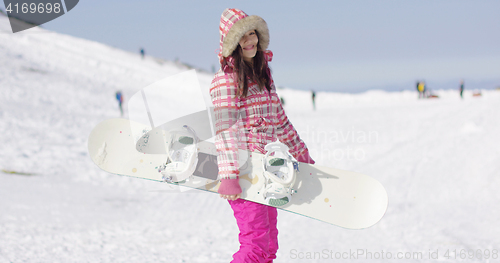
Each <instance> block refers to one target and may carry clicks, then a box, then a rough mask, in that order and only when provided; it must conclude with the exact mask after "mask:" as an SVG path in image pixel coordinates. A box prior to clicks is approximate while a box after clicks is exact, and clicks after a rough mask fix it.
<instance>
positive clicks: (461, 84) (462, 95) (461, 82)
mask: <svg viewBox="0 0 500 263" xmlns="http://www.w3.org/2000/svg"><path fill="white" fill-rule="evenodd" d="M460 98H462V99H463V98H464V80H463V79H462V80H460Z"/></svg>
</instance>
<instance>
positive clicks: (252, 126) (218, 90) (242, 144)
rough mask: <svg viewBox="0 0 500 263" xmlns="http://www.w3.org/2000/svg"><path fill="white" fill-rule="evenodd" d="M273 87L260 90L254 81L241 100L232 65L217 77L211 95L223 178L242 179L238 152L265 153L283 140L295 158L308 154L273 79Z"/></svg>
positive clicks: (218, 73) (269, 56) (220, 175)
mask: <svg viewBox="0 0 500 263" xmlns="http://www.w3.org/2000/svg"><path fill="white" fill-rule="evenodd" d="M265 55H266V59H267V61H271V60H272V56H273V54H272V52H271V51H266V53H265ZM271 87H272V90H271V92H268V91H267V90H266V89H264V90H263V91H260V90H259V87H258V85H257V84H256V83H253V82H250V83H249V87H248V96H247V97H245V98H240V97H239V96H238V94H237V91H238V87H237V82H236V81H235V79H234V78H233V73H232V68H231V67H229V65H226V66H225V67H223V69H221V70H219V72H217V73H216V74H215V76H214V78H213V80H212V84H211V88H210V96H211V99H212V103H213V105H214V110H215V130H216V140H215V146H216V148H217V152H218V165H219V177H220V178H221V179H236V178H238V174H239V171H238V167H239V163H238V157H239V156H238V149H242V150H249V151H256V150H257V151H259V152H261V153H265V150H264V146H265V145H266V144H267V143H270V142H274V141H276V140H277V139H279V140H280V141H281V142H282V143H284V144H286V145H287V146H288V147H289V148H290V153H291V154H292V155H293V156H294V157H295V158H297V157H298V156H300V155H303V154H305V153H306V152H307V151H308V150H307V147H306V146H305V144H304V142H303V141H302V140H301V139H300V137H299V135H298V133H297V131H296V130H295V128H294V127H293V125H292V123H291V122H290V121H289V120H288V118H287V116H286V114H285V111H284V110H283V106H282V105H281V101H280V99H279V97H278V94H277V93H276V88H275V85H274V81H273V80H272V79H271Z"/></svg>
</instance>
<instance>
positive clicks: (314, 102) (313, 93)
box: [311, 90, 316, 110]
mask: <svg viewBox="0 0 500 263" xmlns="http://www.w3.org/2000/svg"><path fill="white" fill-rule="evenodd" d="M311 92H312V94H311V97H312V102H313V110H316V92H314V90H312V91H311Z"/></svg>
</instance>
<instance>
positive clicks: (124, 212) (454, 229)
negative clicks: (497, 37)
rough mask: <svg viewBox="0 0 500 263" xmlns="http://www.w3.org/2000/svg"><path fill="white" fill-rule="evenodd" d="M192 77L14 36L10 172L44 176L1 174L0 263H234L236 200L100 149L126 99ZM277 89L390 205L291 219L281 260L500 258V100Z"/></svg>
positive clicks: (7, 71)
mask: <svg viewBox="0 0 500 263" xmlns="http://www.w3.org/2000/svg"><path fill="white" fill-rule="evenodd" d="M0 19H6V18H5V17H4V16H0ZM1 22H2V23H0V25H8V23H7V22H6V21H1ZM8 30H9V29H8V28H7V29H5V28H4V29H2V30H0V32H2V31H3V32H7V31H8ZM275 59H279V57H275ZM271 66H272V65H271ZM186 70H187V68H186V67H183V66H181V65H178V64H176V63H173V62H168V61H161V60H158V59H155V58H152V57H146V59H144V60H143V59H141V57H140V56H139V54H134V53H130V52H125V51H122V50H119V49H116V48H113V47H109V46H106V45H103V44H100V43H96V42H92V41H88V40H84V39H78V38H74V37H71V36H67V35H61V34H57V33H54V32H49V31H46V30H44V29H41V28H34V29H30V30H28V31H25V32H21V33H16V34H8V33H2V34H0V134H2V136H1V137H0V145H1V147H0V169H3V170H5V171H16V172H18V173H29V174H32V175H22V174H12V173H7V172H0V263H4V262H229V261H230V260H231V255H232V254H233V253H234V252H236V251H237V249H238V247H239V243H238V229H237V226H236V222H235V220H234V217H233V216H232V210H231V209H230V207H229V205H228V204H227V202H226V201H225V200H222V199H220V198H219V197H218V195H216V194H211V193H206V192H201V191H188V192H182V193H175V192H172V191H169V190H168V189H167V185H166V184H161V183H158V182H151V181H147V180H141V179H134V178H128V177H122V176H118V175H113V174H108V173H106V172H104V171H102V170H100V169H99V168H98V167H97V166H96V165H94V164H93V163H92V161H91V160H90V158H89V156H88V153H87V138H88V135H89V133H90V131H91V130H92V128H93V127H94V126H95V125H96V124H98V123H99V122H101V121H103V120H106V119H109V118H115V117H119V116H120V113H119V110H118V105H117V101H116V99H115V97H114V96H115V92H116V91H117V90H122V91H123V93H124V97H125V101H126V100H127V98H130V97H131V96H132V95H133V94H134V93H136V92H137V91H139V90H140V89H141V88H143V87H145V86H147V85H149V84H151V83H153V82H155V81H158V80H161V79H162V78H164V77H167V76H171V75H173V74H176V73H180V72H184V71H186ZM332 74H335V72H332ZM304 77H307V76H304ZM198 78H199V81H200V84H201V85H202V86H203V87H206V88H207V89H208V86H209V84H210V80H211V78H212V76H211V75H210V74H206V73H203V72H198ZM276 82H277V84H279V80H276ZM311 88H313V87H311ZM278 93H279V94H280V95H281V96H282V97H283V98H284V99H285V103H286V104H285V110H286V112H287V115H288V116H289V118H290V120H291V121H292V123H293V124H294V125H295V127H296V129H297V130H298V131H299V133H300V134H301V136H302V138H303V139H304V140H305V142H306V144H307V145H308V147H309V149H310V151H311V155H312V157H313V158H314V159H315V160H316V162H317V164H319V165H323V166H331V167H335V168H339V169H345V170H352V171H356V172H361V173H365V174H367V175H370V176H372V177H374V178H376V179H377V180H379V181H380V182H382V184H383V185H384V186H385V187H386V189H387V192H388V195H389V207H388V210H387V213H386V215H385V216H384V218H383V219H382V220H381V221H380V222H379V223H378V224H376V225H375V226H373V227H371V228H368V229H363V230H347V229H343V228H340V227H337V226H333V225H328V224H326V223H322V222H319V221H315V220H311V219H309V218H306V217H302V216H299V215H295V214H292V213H288V212H284V211H280V212H279V225H278V228H279V230H280V234H279V240H280V249H279V251H278V258H277V259H276V260H275V262H387V261H396V262H397V261H402V262H457V261H477V262H498V261H499V259H498V257H499V255H498V250H500V224H499V222H500V209H499V203H500V191H499V186H500V178H499V175H500V172H499V170H500V162H499V159H500V137H499V135H500V92H499V91H483V92H482V95H483V96H481V97H473V96H472V92H470V91H466V92H465V95H464V98H463V99H460V97H459V95H458V91H450V90H449V91H435V93H436V94H438V95H439V96H440V98H439V99H428V100H423V99H421V100H419V99H418V98H417V97H418V95H417V94H416V92H411V91H404V92H384V91H369V92H365V93H361V94H345V93H328V92H319V93H318V94H317V109H316V110H315V111H314V110H313V109H312V103H311V96H310V92H308V91H298V90H292V89H280V90H278ZM182 99H186V98H179V100H182ZM182 110H185V109H183V108H182V107H179V106H177V107H175V108H172V111H182ZM125 117H126V116H125ZM472 251H473V253H474V254H473V255H472V256H471V252H472ZM495 251H496V252H495ZM435 252H437V254H435ZM446 252H448V253H446ZM361 253H363V254H361ZM495 253H496V254H495ZM487 255H489V258H485V256H486V257H487ZM389 256H390V257H391V259H390V260H388V258H389ZM446 256H448V257H446ZM480 256H481V260H479V257H480ZM401 257H402V259H400V258H401ZM471 257H472V258H471ZM495 257H496V258H495Z"/></svg>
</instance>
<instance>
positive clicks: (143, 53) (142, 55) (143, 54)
mask: <svg viewBox="0 0 500 263" xmlns="http://www.w3.org/2000/svg"><path fill="white" fill-rule="evenodd" d="M145 55H146V54H145V52H144V48H141V57H142V59H144V56H145Z"/></svg>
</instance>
